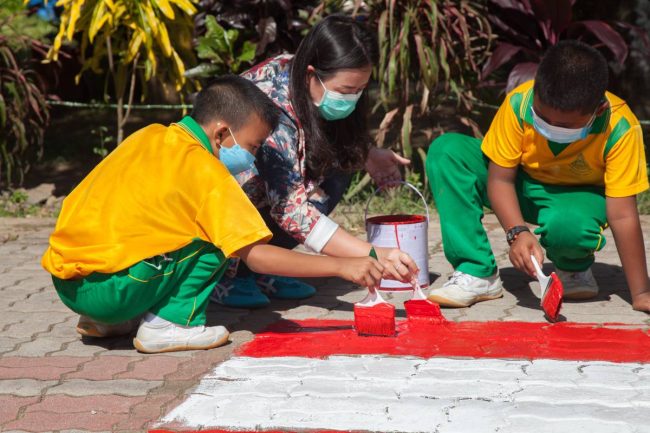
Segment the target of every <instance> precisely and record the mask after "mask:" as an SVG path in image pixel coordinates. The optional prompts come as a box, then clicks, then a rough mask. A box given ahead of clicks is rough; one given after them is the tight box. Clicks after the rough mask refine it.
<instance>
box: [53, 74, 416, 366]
mask: <svg viewBox="0 0 650 433" xmlns="http://www.w3.org/2000/svg"><path fill="white" fill-rule="evenodd" d="M278 117H279V110H278V108H277V107H276V106H275V105H274V104H273V102H272V101H271V100H270V99H268V97H267V96H266V95H265V94H264V93H262V92H261V91H260V90H259V89H258V88H257V87H256V86H255V85H254V84H252V83H250V82H249V81H248V80H246V79H243V78H240V77H234V76H227V77H221V78H218V79H216V80H214V82H213V83H212V84H210V85H209V86H208V87H206V88H205V89H203V90H202V91H201V92H200V93H199V94H198V96H197V98H196V102H195V105H194V111H193V112H192V115H191V116H186V117H185V118H184V119H182V120H181V121H180V122H178V123H175V124H172V125H171V126H169V127H165V126H163V125H156V124H154V125H151V126H148V127H146V128H143V129H141V130H139V131H137V132H136V133H134V134H133V135H131V136H130V137H128V138H127V139H126V140H125V141H124V142H123V143H122V144H120V145H119V146H118V147H117V149H115V150H114V151H113V152H112V153H111V154H109V155H108V156H107V157H106V158H105V159H104V160H103V161H102V162H101V163H100V164H99V165H98V166H97V167H95V169H93V170H92V171H91V172H90V174H88V176H87V177H86V178H85V179H84V180H83V181H82V182H81V183H80V184H79V185H78V186H77V187H76V188H75V189H74V191H72V193H71V194H70V195H69V196H68V197H67V198H66V199H65V201H64V203H63V208H62V210H61V214H60V216H59V219H58V221H57V224H56V228H55V230H54V233H53V234H52V236H51V237H50V245H49V248H48V249H47V251H46V252H45V254H44V256H43V260H42V264H43V266H44V267H45V269H46V270H48V271H49V272H50V273H51V274H52V276H53V277H52V278H53V281H54V286H55V288H56V290H57V293H58V294H59V297H60V298H61V300H62V301H63V302H64V303H65V305H67V306H68V307H69V308H71V309H72V310H74V311H75V312H77V313H79V314H80V315H81V318H80V321H79V325H78V326H77V330H78V331H79V332H80V333H81V334H82V335H86V336H94V337H102V336H109V335H116V334H122V333H128V332H130V331H131V323H132V321H133V319H135V318H138V317H140V316H142V315H144V319H143V321H142V323H141V324H140V326H139V328H138V333H137V336H136V338H135V339H134V345H135V347H136V348H137V349H138V350H140V351H143V352H149V353H151V352H165V351H173V350H186V349H208V348H212V347H217V346H219V345H221V344H223V343H225V342H226V341H227V338H228V331H227V330H226V329H225V328H224V327H223V326H211V327H206V326H204V325H205V322H206V314H205V310H206V307H207V304H208V297H209V295H210V292H211V289H212V286H213V285H214V283H215V282H216V281H217V280H218V279H219V278H220V277H221V275H222V274H223V272H224V269H225V267H226V263H227V260H226V258H227V257H231V256H239V257H241V258H242V259H243V260H244V261H246V262H247V263H248V264H249V265H250V266H252V267H253V268H258V269H260V270H264V272H268V273H274V274H278V275H291V276H325V275H336V276H341V277H343V278H346V279H349V280H352V281H355V282H357V283H359V284H363V285H368V287H372V285H373V284H376V283H377V282H378V281H379V279H380V278H381V277H382V272H383V267H382V266H381V265H379V263H378V262H376V261H375V260H374V259H371V258H367V257H366V258H358V259H348V260H345V261H343V260H340V259H333V258H329V257H317V256H309V255H305V254H299V253H295V252H292V251H288V250H283V249H281V248H277V247H273V246H270V245H264V243H265V242H266V241H268V240H269V239H270V237H271V233H270V231H269V229H268V228H267V227H266V225H265V223H264V221H263V220H262V218H261V216H260V215H259V213H258V211H257V210H256V209H255V207H254V206H253V205H252V203H251V202H250V201H249V199H248V198H247V197H246V195H245V194H244V192H243V191H242V190H241V188H240V186H239V185H238V183H237V181H236V180H235V178H234V177H233V174H236V173H239V172H241V171H243V170H247V169H252V168H253V165H252V164H253V162H254V159H255V158H254V154H255V152H256V151H257V149H258V148H259V146H260V145H261V143H262V142H263V141H264V140H265V139H266V137H267V136H268V135H269V133H270V132H271V130H272V129H273V128H275V126H276V125H277V123H278ZM235 135H236V136H237V140H235ZM413 266H414V265H413Z"/></svg>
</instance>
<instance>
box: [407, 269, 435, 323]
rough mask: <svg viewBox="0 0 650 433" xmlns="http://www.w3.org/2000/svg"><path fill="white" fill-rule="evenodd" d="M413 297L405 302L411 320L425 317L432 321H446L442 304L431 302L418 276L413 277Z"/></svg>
mask: <svg viewBox="0 0 650 433" xmlns="http://www.w3.org/2000/svg"><path fill="white" fill-rule="evenodd" d="M411 283H412V284H413V297H412V298H411V299H409V300H408V301H406V302H404V309H405V310H406V317H407V318H408V319H409V320H413V319H425V320H427V321H431V322H444V321H445V318H444V316H443V315H442V313H441V312H440V305H438V304H436V303H435V302H431V301H429V300H428V299H427V297H426V296H425V295H424V293H423V292H422V288H421V287H420V283H418V280H417V278H413V281H412V282H411Z"/></svg>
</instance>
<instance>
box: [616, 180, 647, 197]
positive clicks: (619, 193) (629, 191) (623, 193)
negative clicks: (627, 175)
mask: <svg viewBox="0 0 650 433" xmlns="http://www.w3.org/2000/svg"><path fill="white" fill-rule="evenodd" d="M649 187H650V185H648V182H647V181H645V182H641V183H638V184H636V185H633V186H630V187H627V188H607V187H605V195H606V196H607V197H614V198H618V197H630V196H633V195H637V194H640V193H642V192H643V191H645V190H647V189H648V188H649Z"/></svg>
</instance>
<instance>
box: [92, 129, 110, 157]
mask: <svg viewBox="0 0 650 433" xmlns="http://www.w3.org/2000/svg"><path fill="white" fill-rule="evenodd" d="M90 134H91V135H94V136H96V137H97V139H98V142H99V145H98V146H95V147H93V153H94V154H95V155H99V157H100V158H102V159H104V158H106V155H108V146H110V145H111V144H112V143H113V142H114V140H115V138H114V137H113V136H112V135H108V128H107V127H105V126H100V127H99V128H97V129H92V130H91V131H90Z"/></svg>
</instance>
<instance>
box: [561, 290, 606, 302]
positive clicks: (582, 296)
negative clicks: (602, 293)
mask: <svg viewBox="0 0 650 433" xmlns="http://www.w3.org/2000/svg"><path fill="white" fill-rule="evenodd" d="M596 296H598V292H589V291H583V292H574V293H565V294H564V296H562V299H567V300H570V301H584V300H586V299H593V298H595V297H596Z"/></svg>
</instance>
